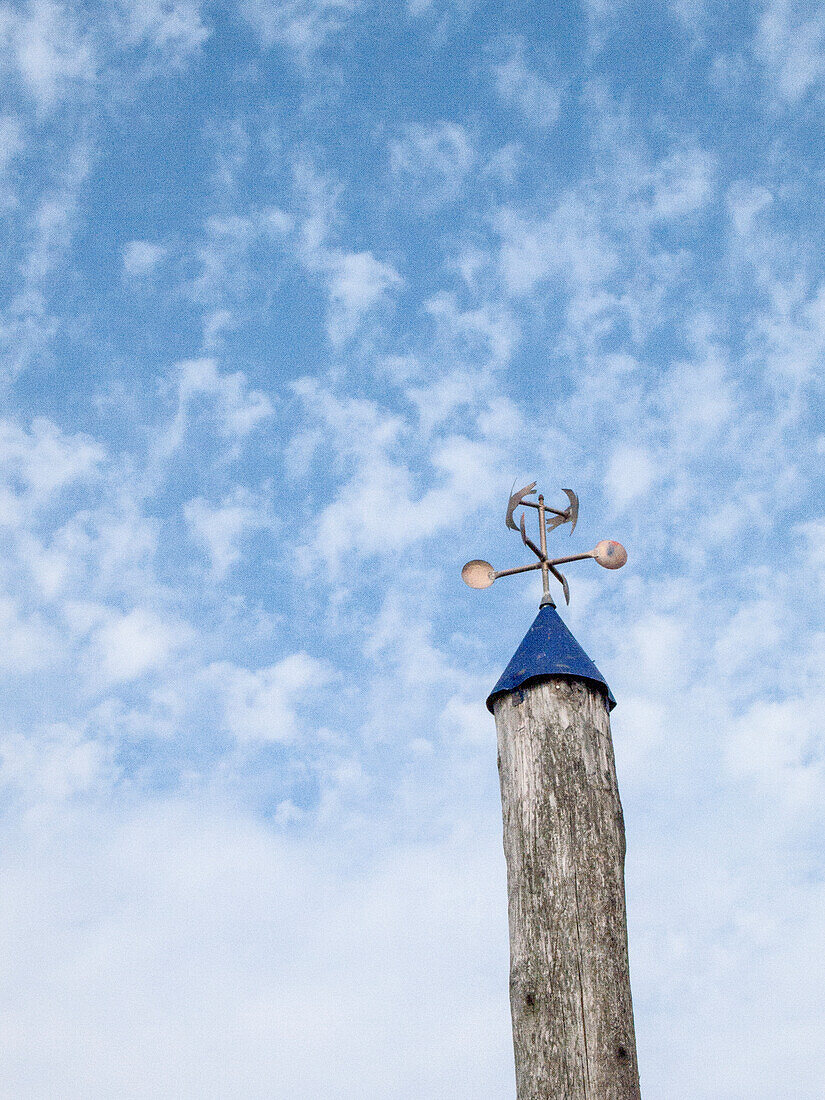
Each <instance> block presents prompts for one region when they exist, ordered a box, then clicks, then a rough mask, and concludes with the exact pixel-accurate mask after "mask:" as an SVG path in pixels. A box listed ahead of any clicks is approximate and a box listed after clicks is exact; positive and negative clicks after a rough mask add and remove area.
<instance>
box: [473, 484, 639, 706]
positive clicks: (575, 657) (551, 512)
mask: <svg viewBox="0 0 825 1100" xmlns="http://www.w3.org/2000/svg"><path fill="white" fill-rule="evenodd" d="M562 491H563V492H564V494H565V495H566V497H567V506H566V507H565V508H563V509H561V508H551V507H550V506H549V505H547V504H545V502H544V495H543V494H541V493H540V494H539V496H538V500H536V501H533V500H530V499H529V497H532V496H535V494H536V482H535V481H532V482H530V484H529V485H525V486H524V488H523V489H519V490H517V491H516V492H512V493H511V494H510V499H509V501H508V503H507V515H506V518H505V523H506V524H507V526H508V527H509V528H510V529H511V530H512V531H518V532H519V533H520V534H521V541H522V542H523V543H524V545H525V546H526V547H527V548H528V549H529V550H531V551H532V552H533V554H534V555H535V557H536V558H537V559H538V560H537V561H533V562H531V563H529V564H527V565H516V566H514V567H512V568H510V569H494V568H493V566H492V565H490V563H489V562H488V561H482V560H481V559H474V560H473V561H468V562H467V564H466V565H465V566H464V568H463V569H462V570H461V576H462V579H463V580H464V583H465V584H467V585H469V587H470V588H489V587H490V585H491V584H493V582H494V581H496V580H498V578H499V577H510V576H513V575H514V574H515V573H529V572H531V571H532V570H534V569H535V570H539V569H540V570H541V582H542V584H541V587H542V596H541V603H540V604H539V613H538V615H537V616H536V620H535V622H534V623H533V625H532V626H531V627H530V629H529V630H528V631H527V634H526V635H525V637H524V640H523V641H522V643H521V645H520V646H519V647H518V649H517V650H516V652H515V654H514V655H513V658H512V660H511V661H510V663H509V665H508V666H507V668H506V669H505V670H504V674H503V675H502V677H501V679H500V680H499V682H498V683H497V684H496V686H495V687H494V688H493V690H492V692H491V693H490V695H489V697H488V699H487V708H488V710H490V711H491V712H492V711H493V705H494V703H495V701H496V699H498V698H499V697H500V696H501V695H506V694H507V693H508V692H511V691H516V690H518V689H519V688H520V687H521V686H522V685H524V684H527V683H529V682H536V681H538V680H551V679H559V678H561V679H569V680H585V681H587V682H589V683H591V684H593V685H594V686H595V687H597V688H598V690H600V691H602V692H603V693H604V695H605V697H606V699H607V706H608V709H609V710H612V709H613V707H615V705H616V700H615V699H614V698H613V694H612V692H611V691H610V688H609V687H608V685H607V681H606V680H605V678H604V676H602V674H601V673H600V672H599V670H598V669H597V668H596V666H595V665H594V664H593V662H592V661H591V660H590V658H589V657H588V656H587V654H586V653H585V652H584V650H583V649H582V647H581V646H580V645H579V643H578V642H577V641H576V639H575V638H574V637H573V635H572V634H571V633H570V631H569V630H568V629H567V627H566V626H565V625H564V623H563V622H562V621H561V619H560V618H559V616H558V613H557V612H556V605H555V602H554V601H553V597H552V595H551V594H550V583H549V582H550V577H551V575H552V576H553V577H554V578H555V579H556V580H557V581H558V582H559V583H560V584H561V586H562V591H563V592H564V598H565V600H566V601H567V603H570V587H569V585H568V584H567V578H566V577H565V576H564V574H563V573H561V572H560V571H559V569H558V566H560V565H564V564H566V563H567V562H574V561H583V560H584V559H586V558H592V559H593V560H594V561H596V562H597V563H598V564H599V565H601V566H603V567H604V568H605V569H621V567H622V566H623V565H624V563H625V562H626V561H627V551H626V550H625V548H624V547H623V546H622V544H621V543H620V542H615V541H613V540H612V539H603V540H602V541H601V542H599V543H597V544H596V546H595V547H594V548H593V549H592V550H586V551H584V552H583V553H578V554H565V555H562V556H561V557H556V558H551V557H550V555H549V554H548V552H547V534H548V532H549V531H554V530H555V529H556V528H557V527H560V526H562V525H563V524H565V523H569V524H570V533H571V534H572V533H573V530H574V529H575V526H576V521H577V520H578V518H579V498H578V497H577V496H576V494H575V493H574V492H573V490H572V489H564V490H562ZM519 508H521V509H522V512H521V515H520V516H519V522H518V523H516V512H517V510H518V509H519ZM528 508H532V509H535V511H536V512H538V525H539V531H538V533H539V545H538V546H537V545H536V543H535V542H534V541H533V540H532V539H531V538H530V536H529V535H528V534H527V526H526V522H525V515H526V513H527V509H528Z"/></svg>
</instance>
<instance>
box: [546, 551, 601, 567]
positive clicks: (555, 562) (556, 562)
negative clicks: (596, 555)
mask: <svg viewBox="0 0 825 1100" xmlns="http://www.w3.org/2000/svg"><path fill="white" fill-rule="evenodd" d="M592 557H593V551H592V550H590V551H588V552H587V553H586V554H568V556H567V557H566V558H553V559H552V560H551V561H549V562H548V563H547V564H548V565H564V563H565V562H568V561H584V559H585V558H592Z"/></svg>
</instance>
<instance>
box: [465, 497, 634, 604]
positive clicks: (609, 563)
mask: <svg viewBox="0 0 825 1100" xmlns="http://www.w3.org/2000/svg"><path fill="white" fill-rule="evenodd" d="M535 491H536V482H535V481H531V482H530V484H529V485H525V486H524V488H523V489H519V491H518V492H517V493H512V494H511V496H510V501H509V503H508V505H507V519H506V523H507V526H508V527H509V528H510V529H511V530H513V531H519V532H520V533H521V541H522V542H523V543H524V545H525V546H528V547H529V548H530V549H531V550H532V551H533V553H534V554H535V555H536V557H537V558H538V559H539V560H538V561H534V562H531V563H530V565H517V566H516V567H515V568H514V569H493V567H492V565H490V563H489V562H488V561H481V560H479V559H478V558H476V559H475V560H473V561H468V562H467V564H466V565H465V566H464V568H463V569H462V570H461V578H462V580H463V581H464V583H465V584H468V585H469V586H470V588H489V587H490V585H491V584H492V583H493V581H497V580H498V578H499V577H511V576H512V575H513V574H514V573H528V572H530V571H531V570H532V569H540V570H541V583H542V589H543V595H542V598H541V606H542V607H544V606H545V605H546V604H550V605H551V606H552V607H555V606H556V605H555V602H554V600H553V597H552V596H551V595H550V574H551V573H552V574H553V576H554V577H555V578H556V580H557V581H559V582H560V583H561V586H562V588H563V589H564V598H565V600H566V601H567V603H570V589H569V587H568V584H567V578H566V577H565V576H564V574H563V573H561V572H560V571H559V570H558V569H557V566H559V565H565V564H566V563H567V562H569V561H584V559H585V558H593V559H595V561H597V562H598V563H599V565H603V566H604V568H605V569H621V567H622V566H623V565H624V563H625V562H626V561H627V551H626V550H625V548H624V547H623V546H622V544H621V543H620V542H614V541H613V540H612V539H603V540H602V541H601V542H599V543H597V544H596V545H595V546H594V547H593V549H592V550H588V551H587V553H586V554H568V555H567V556H566V557H561V558H548V556H547V532H548V531H552V530H554V529H555V528H556V527H560V526H561V525H562V524H564V523H569V524H570V534H571V535H572V534H573V531H574V530H575V527H576V520H577V519H578V518H579V498H578V497H577V496H576V494H575V493H574V492H573V490H572V489H563V490H562V492H564V493H566V494H567V498H568V500H569V502H570V503H569V504H568V506H567V507H566V508H565V509H564V510H563V511H561V510H559V509H558V508H550V507H549V506H548V505H546V504H545V503H544V497H543V496H542V495H541V493H539V496H538V500H528V499H527V498H528V497H531V496H533V494H534V493H535ZM517 508H535V509H536V511H537V512H538V514H539V545H538V546H536V544H535V543H534V542H533V540H532V539H531V538H529V536H528V534H527V528H526V526H525V522H524V516H525V513H524V512H522V513H521V516H520V518H519V523H518V524H516V521H515V518H514V516H515V512H516V509H517Z"/></svg>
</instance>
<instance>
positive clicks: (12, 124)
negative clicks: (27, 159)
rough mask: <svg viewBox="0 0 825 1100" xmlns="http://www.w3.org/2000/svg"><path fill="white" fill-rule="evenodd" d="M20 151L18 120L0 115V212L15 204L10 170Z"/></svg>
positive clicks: (21, 142)
mask: <svg viewBox="0 0 825 1100" xmlns="http://www.w3.org/2000/svg"><path fill="white" fill-rule="evenodd" d="M22 149H23V127H22V125H21V124H20V120H19V119H17V118H14V117H13V116H12V115H0V210H2V209H3V208H4V207H10V206H14V205H15V204H16V202H17V194H16V189H15V187H14V183H13V181H12V179H11V175H12V172H11V168H12V165H13V163H14V160H15V158H16V157H17V156H18V155H19V153H20V152H21V151H22Z"/></svg>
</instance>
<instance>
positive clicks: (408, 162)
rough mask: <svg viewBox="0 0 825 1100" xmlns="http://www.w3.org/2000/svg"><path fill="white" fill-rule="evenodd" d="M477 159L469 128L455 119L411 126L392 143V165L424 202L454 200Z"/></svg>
mask: <svg viewBox="0 0 825 1100" xmlns="http://www.w3.org/2000/svg"><path fill="white" fill-rule="evenodd" d="M474 162H475V150H474V149H473V144H472V142H471V140H470V137H469V135H468V134H467V131H466V130H465V128H464V127H463V126H459V125H458V124H457V123H455V122H436V123H433V124H432V125H430V126H423V125H421V124H413V125H410V126H407V128H406V131H405V133H404V136H403V138H401V139H399V140H397V141H393V142H392V143H391V144H390V168H391V170H392V172H393V173H394V174H395V175H397V176H399V177H401V180H402V182H403V185H404V187H405V190H412V191H413V192H414V194H415V197H416V199H417V201H419V202H421V203H422V204H423V205H424V206H431V205H436V204H438V203H442V202H451V201H452V200H454V199H455V198H457V197H458V195H459V193H460V191H461V186H462V184H463V182H464V180H465V178H466V176H467V174H468V172H469V171H470V170H471V168H472V167H473V164H474Z"/></svg>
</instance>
